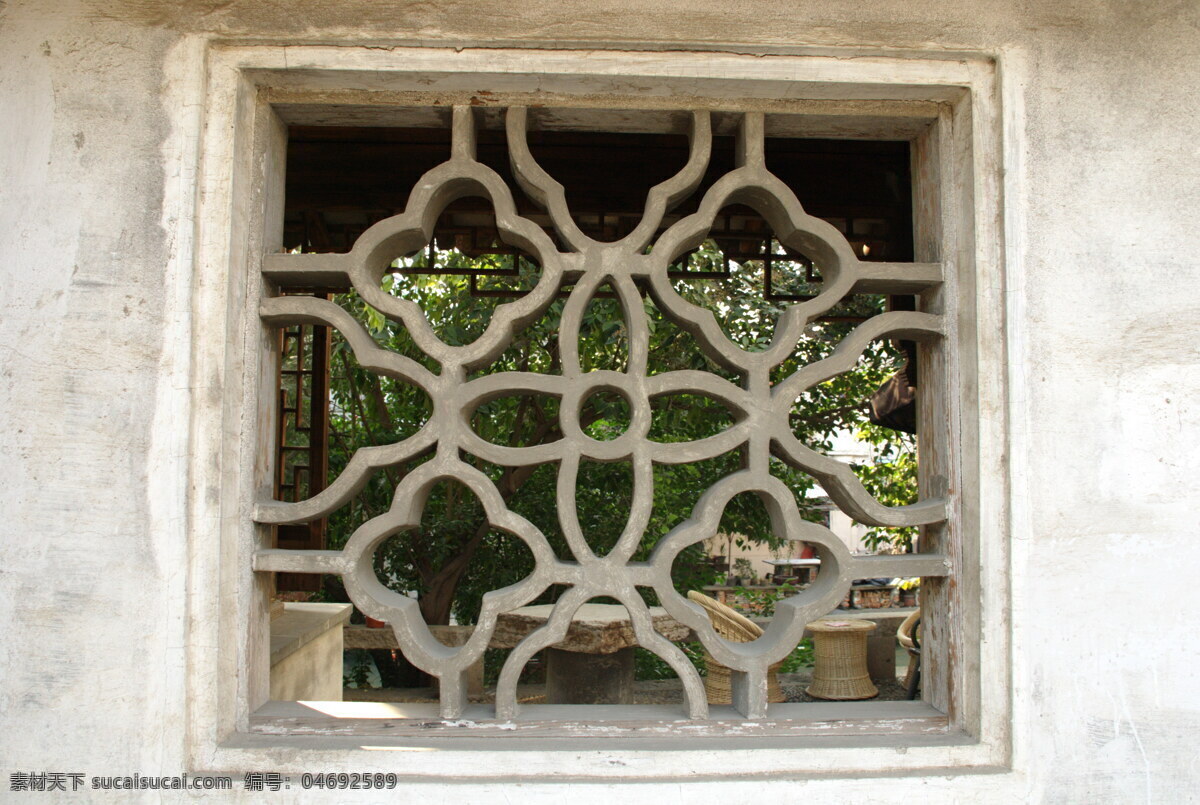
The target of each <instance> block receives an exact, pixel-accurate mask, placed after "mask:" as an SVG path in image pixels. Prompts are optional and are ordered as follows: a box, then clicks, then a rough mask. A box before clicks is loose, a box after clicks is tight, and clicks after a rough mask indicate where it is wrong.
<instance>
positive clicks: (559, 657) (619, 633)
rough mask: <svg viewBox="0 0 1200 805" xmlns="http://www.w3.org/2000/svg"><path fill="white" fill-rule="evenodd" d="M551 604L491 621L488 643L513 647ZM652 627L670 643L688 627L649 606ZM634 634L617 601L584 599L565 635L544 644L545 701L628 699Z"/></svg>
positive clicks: (625, 701) (684, 634)
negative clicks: (558, 640) (494, 625)
mask: <svg viewBox="0 0 1200 805" xmlns="http://www.w3.org/2000/svg"><path fill="white" fill-rule="evenodd" d="M553 609H554V606H553V605H552V604H542V605H538V606H531V607H521V608H520V609H515V610H513V611H512V612H506V613H504V614H503V615H501V616H500V617H499V619H498V620H497V622H496V631H495V633H494V634H493V636H492V642H491V646H492V648H513V647H515V646H516V645H517V644H518V643H519V642H521V640H522V639H523V638H524V637H525V636H526V635H528V634H529V633H530V632H532V631H533V630H534V629H537V628H538V627H540V626H542V625H543V624H544V623H545V622H546V619H547V618H549V617H550V612H551V611H552V610H553ZM650 616H651V618H652V619H653V621H654V629H655V631H657V632H658V633H659V634H661V635H662V636H663V637H665V638H667V639H668V640H670V641H672V642H679V641H682V640H686V639H688V637H690V636H691V629H689V628H688V627H687V626H685V625H683V624H682V623H680V622H679V621H677V620H675V619H674V618H672V617H671V616H670V615H668V614H667V612H666V610H665V609H663V608H662V607H650ZM636 645H637V639H636V638H635V637H634V634H633V624H632V623H631V622H630V620H629V612H628V611H627V610H626V609H625V607H623V606H621V605H620V604H584V605H583V606H581V607H580V608H579V609H578V610H577V611H576V612H575V617H574V618H573V619H572V621H571V627H570V628H569V629H568V630H567V635H566V637H565V638H563V640H562V641H561V642H559V643H556V644H554V645H553V646H551V647H550V648H547V649H546V701H547V703H549V704H628V703H630V702H631V701H632V700H633V677H634V661H633V658H634V651H633V648H634V646H636Z"/></svg>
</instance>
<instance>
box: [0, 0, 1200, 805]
mask: <svg viewBox="0 0 1200 805" xmlns="http://www.w3.org/2000/svg"><path fill="white" fill-rule="evenodd" d="M198 36H211V37H217V38H231V39H264V40H270V41H272V42H275V43H278V42H289V41H295V42H304V43H314V42H324V43H330V44H347V45H353V44H364V43H365V44H372V45H379V44H384V45H387V44H405V45H413V44H430V45H436V44H438V43H448V44H470V43H493V44H495V43H499V44H503V43H506V42H507V43H510V44H513V45H514V46H530V45H544V46H547V47H554V46H564V45H570V46H579V45H584V46H597V45H599V46H605V47H609V46H614V45H617V46H619V45H627V46H633V45H635V44H638V45H639V46H644V45H645V43H658V46H660V47H663V48H670V49H688V48H695V47H698V46H703V47H713V48H721V47H728V48H731V49H736V50H738V51H755V50H758V49H763V48H766V49H769V48H773V47H796V46H811V47H813V48H818V49H819V48H853V49H863V50H868V51H869V50H871V49H888V50H892V49H897V48H899V49H924V50H926V51H930V52H942V53H945V54H946V55H947V57H948V58H952V57H953V54H954V53H955V52H956V51H972V52H980V51H982V52H987V53H991V54H995V55H996V56H997V57H998V58H999V60H1000V76H1001V82H1002V85H1003V99H1004V103H1005V105H1006V108H1005V110H1004V115H1005V120H1006V131H1005V137H1006V138H1007V142H1006V145H1005V148H1006V153H1005V159H1006V165H1005V170H1006V173H1007V177H1008V178H1007V181H1006V184H1005V187H1004V192H1005V194H1006V195H1005V202H1006V205H1007V207H1006V210H1005V216H1006V220H1005V226H1006V231H1007V236H1006V237H1007V248H1008V254H1007V264H1008V267H1007V271H1008V276H1007V278H1006V280H1005V281H1007V283H1008V286H1007V293H1008V298H1009V305H1010V307H1009V311H1008V313H1009V322H1008V333H1007V338H1008V340H1009V341H1008V342H1009V347H1010V360H1011V370H1010V372H1011V405H1010V407H1009V409H1008V410H998V411H995V412H994V415H995V416H997V417H1009V418H1010V421H1011V425H1010V427H1011V430H1012V434H1013V450H1012V453H1011V455H1010V457H1009V460H1010V462H1011V463H1010V469H1011V473H1012V477H1013V494H1012V501H1011V505H1012V517H1013V532H1012V534H1011V540H1012V557H1013V559H1012V587H1013V589H1012V596H1013V607H1012V613H1011V614H1012V639H1013V643H1012V645H1013V657H1012V671H1013V702H1014V705H1013V712H1014V723H1013V740H1014V746H1013V769H1012V771H1010V772H1005V773H1000V774H997V775H964V776H955V775H943V776H939V777H937V778H933V779H929V780H925V779H920V778H887V779H878V780H871V779H854V780H833V779H820V780H811V781H808V782H806V783H800V782H798V781H794V780H792V781H775V782H764V781H754V782H747V781H741V782H738V781H732V780H731V781H729V782H725V783H703V784H699V783H692V784H684V785H680V784H676V783H671V784H662V785H657V786H652V785H643V786H637V787H634V788H629V789H625V790H624V793H622V796H629V797H635V798H638V799H649V798H651V797H654V798H656V799H663V798H666V800H664V801H676V800H683V799H684V798H687V799H689V800H691V799H693V798H699V799H700V800H701V801H707V800H709V799H717V798H724V797H726V796H740V795H743V794H744V795H746V796H747V797H748V796H751V795H753V796H754V797H755V798H764V797H768V798H769V797H777V796H784V795H787V796H789V797H790V796H792V795H795V794H796V791H797V789H798V788H800V789H802V790H803V794H802V796H803V797H804V798H805V799H806V800H809V801H847V802H849V801H855V799H857V798H859V797H866V798H869V799H871V798H873V799H875V800H883V799H887V800H888V801H899V800H901V799H902V798H908V797H913V796H920V797H921V798H922V801H924V802H961V801H976V802H997V803H999V802H1006V803H1007V802H1013V801H1045V802H1100V801H1111V802H1117V801H1120V802H1128V801H1142V800H1143V799H1155V800H1163V801H1180V800H1179V799H1178V798H1179V797H1181V796H1182V797H1185V798H1186V796H1187V793H1186V792H1188V791H1192V792H1194V791H1197V790H1200V766H1198V765H1197V763H1196V753H1197V746H1198V742H1197V739H1196V738H1195V726H1196V724H1197V722H1198V720H1200V704H1198V703H1197V702H1198V701H1200V699H1198V698H1197V696H1196V680H1197V673H1196V668H1197V667H1200V640H1197V637H1196V629H1195V628H1194V623H1195V616H1194V607H1192V606H1190V602H1191V600H1192V599H1193V598H1194V597H1195V596H1194V595H1193V594H1192V593H1191V591H1190V587H1189V585H1190V584H1191V583H1192V580H1194V579H1197V578H1200V548H1197V544H1198V543H1197V540H1196V536H1195V531H1196V525H1195V524H1196V515H1195V505H1194V501H1195V494H1194V489H1195V485H1196V478H1197V477H1200V451H1198V450H1197V449H1196V445H1197V444H1200V424H1198V423H1200V417H1197V416H1196V407H1197V403H1196V400H1198V399H1200V351H1198V348H1197V344H1200V301H1197V300H1200V260H1198V259H1197V257H1196V255H1197V254H1200V227H1197V226H1196V222H1197V221H1198V220H1200V191H1198V189H1197V188H1200V159H1198V158H1197V157H1198V151H1197V145H1196V143H1197V139H1196V122H1197V120H1200V93H1197V91H1196V89H1195V80H1194V79H1195V76H1196V75H1197V73H1198V72H1200V57H1198V56H1197V54H1198V53H1200V6H1197V5H1196V4H1195V3H1193V2H1188V1H1187V0H1185V1H1184V2H1156V3H1152V4H1124V3H1084V2H1070V1H1068V2H1058V3H1053V4H1050V3H1045V4H1042V3H1034V4H1029V3H1015V2H984V1H983V0H968V1H966V2H902V1H901V0H887V1H886V2H877V3H865V4H864V3H848V2H788V3H782V2H774V1H771V2H765V1H764V2H755V1H752V0H748V1H747V2H741V3H732V4H731V3H728V2H723V1H721V0H686V1H685V0H657V2H654V3H645V2H638V1H637V0H602V1H601V2H587V3H584V2H576V1H575V0H552V1H551V0H526V1H525V2H522V3H513V2H510V1H509V0H505V1H503V2H501V1H500V0H474V1H473V2H446V3H403V2H377V0H355V1H354V2H347V1H346V0H331V1H330V2H322V3H317V2H306V3H298V4H292V5H291V7H285V6H284V5H282V4H280V5H276V4H269V3H262V2H232V3H216V2H207V0H206V1H205V2H191V3H175V2H165V1H164V2H153V0H141V2H133V1H132V0H129V1H124V0H107V1H106V2H71V1H69V0H64V1H63V2H59V1H57V0H56V2H22V0H10V2H7V3H0V272H2V274H0V276H2V277H3V284H2V287H3V289H4V298H3V300H2V301H0V376H2V378H3V380H2V381H0V457H3V462H2V470H0V478H2V479H3V481H2V483H0V513H2V516H0V619H2V622H3V623H5V624H6V627H5V630H4V632H5V633H4V636H3V639H2V640H0V644H2V645H3V655H2V656H3V660H2V662H3V664H4V665H3V668H2V671H0V672H2V673H3V677H4V684H3V685H2V686H0V767H2V768H0V772H3V774H4V775H5V780H3V781H0V785H7V776H8V775H10V774H12V773H15V772H25V771H31V772H39V771H63V772H76V771H77V772H83V773H85V774H87V775H89V776H90V775H119V774H125V773H133V772H141V773H143V774H175V773H178V772H180V771H183V770H185V769H186V758H185V755H184V745H183V725H184V722H185V719H186V717H187V692H186V690H184V663H185V651H186V650H188V649H189V648H190V649H193V650H203V648H204V647H201V646H191V647H188V646H187V645H186V640H187V629H186V626H187V623H186V620H187V615H188V609H187V603H188V595H189V585H188V578H187V574H186V563H185V548H186V540H187V538H188V535H187V533H186V531H185V528H184V517H185V515H186V506H187V501H188V499H189V496H195V495H210V496H211V495H218V494H219V490H215V489H190V488H189V487H188V485H187V478H186V474H185V467H186V458H187V441H186V437H187V419H186V410H181V409H180V408H179V407H178V404H177V400H178V399H179V396H178V394H177V393H176V390H177V389H178V388H180V387H181V386H180V384H181V383H183V384H185V385H186V383H187V378H188V376H189V375H188V355H189V344H187V343H180V342H179V341H177V340H172V339H170V338H168V337H167V332H168V331H167V325H168V324H170V323H172V322H176V321H178V317H180V316H187V315H188V312H189V305H190V297H189V289H190V285H189V283H190V282H191V281H192V278H191V277H190V275H189V271H190V269H188V268H187V267H188V266H189V265H190V262H189V261H190V256H189V251H188V250H189V249H190V244H191V242H192V239H193V237H194V236H199V237H204V236H205V234H206V233H204V232H199V233H197V232H195V231H193V223H192V219H191V217H190V209H191V206H190V205H191V203H192V202H193V200H194V196H195V185H194V180H195V177H194V175H192V173H191V171H192V170H193V168H194V161H191V160H190V159H189V156H191V157H192V158H193V159H194V155H192V154H191V152H190V151H189V149H193V148H194V147H195V137H196V134H197V126H198V125H199V120H200V118H199V112H200V111H201V110H200V109H198V108H197V107H196V106H195V104H189V103H187V102H185V101H186V99H189V98H194V97H196V92H197V90H198V87H199V84H198V82H200V81H202V79H203V76H202V74H201V73H200V72H199V71H198V70H195V69H181V68H180V67H179V65H185V64H189V63H190V62H188V60H187V58H186V53H187V52H188V49H193V50H194V49H195V48H196V47H197V40H196V37H198ZM181 53H182V54H184V56H183V57H181ZM714 58H717V57H714ZM193 66H194V64H193ZM631 91H634V90H633V89H632V88H631ZM981 281H985V282H986V281H996V282H1000V281H1002V278H1000V277H983V278H981ZM192 593H193V594H211V591H194V590H193V591H192ZM986 594H988V593H987V592H985V595H986ZM239 771H245V770H239ZM258 771H269V769H259V770H258ZM735 771H736V770H735V769H730V772H731V773H733V772H735ZM689 786H691V788H690V789H689ZM414 790H418V791H422V792H424V794H426V795H428V799H430V800H434V801H437V800H440V799H444V800H445V801H484V800H485V799H487V798H489V797H493V796H497V797H498V796H500V795H502V794H503V793H505V792H503V791H502V790H499V789H497V788H490V789H489V788H485V787H478V786H477V787H475V788H473V789H471V790H467V789H465V788H454V787H451V786H450V785H449V784H439V785H432V784H431V785H428V786H423V787H418V788H416V789H414ZM571 796H572V797H573V798H576V799H580V800H590V799H600V798H610V797H611V796H613V793H612V792H611V791H607V792H606V791H605V790H604V786H600V785H594V786H578V785H577V786H575V787H573V789H572V793H571ZM521 797H522V798H523V799H524V800H525V801H528V802H560V801H562V797H563V793H562V791H561V790H556V789H555V787H554V786H550V785H537V786H525V787H523V788H522V789H521ZM113 801H116V799H114V800H113Z"/></svg>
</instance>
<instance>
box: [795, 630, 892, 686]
mask: <svg viewBox="0 0 1200 805" xmlns="http://www.w3.org/2000/svg"><path fill="white" fill-rule="evenodd" d="M874 629H875V623H874V622H873V621H860V620H853V621H838V620H819V621H813V622H812V623H810V624H808V630H809V631H810V632H812V633H813V657H814V660H815V665H814V666H813V680H812V684H811V685H809V686H808V690H807V691H806V692H807V693H808V695H809V696H812V697H813V698H814V699H835V700H838V701H848V700H853V699H870V698H872V697H875V696H878V695H879V689H878V688H876V687H875V685H874V684H872V683H871V675H870V674H869V673H867V635H868V634H869V633H870V632H872V631H874Z"/></svg>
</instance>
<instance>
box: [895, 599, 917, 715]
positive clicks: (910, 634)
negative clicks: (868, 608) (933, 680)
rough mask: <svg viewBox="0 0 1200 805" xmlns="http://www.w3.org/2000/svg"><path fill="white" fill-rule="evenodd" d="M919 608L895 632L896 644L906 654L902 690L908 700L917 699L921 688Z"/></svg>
mask: <svg viewBox="0 0 1200 805" xmlns="http://www.w3.org/2000/svg"><path fill="white" fill-rule="evenodd" d="M920 628H921V608H920V607H918V608H917V610H916V611H915V612H913V613H912V614H911V615H909V616H908V617H907V618H905V619H904V620H903V622H901V624H900V628H898V629H897V630H896V642H897V643H899V644H900V647H901V648H903V649H904V650H905V651H907V652H908V671H907V673H905V675H904V689H905V690H906V691H908V698H909V699H915V698H917V691H918V690H919V689H920V687H921V639H920V634H919V631H920Z"/></svg>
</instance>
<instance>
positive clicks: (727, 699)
mask: <svg viewBox="0 0 1200 805" xmlns="http://www.w3.org/2000/svg"><path fill="white" fill-rule="evenodd" d="M688 600H690V601H695V602H696V603H697V604H699V605H700V606H702V607H704V611H705V613H706V614H707V615H708V619H709V621H710V622H711V623H712V625H713V629H715V630H716V632H717V634H718V635H720V636H721V637H723V638H725V639H726V640H728V641H730V642H732V643H749V642H750V641H752V640H755V639H757V638H758V637H760V636H761V635H762V633H763V630H762V627H760V626H759V625H758V624H756V623H755V622H754V621H752V620H750V619H749V618H747V617H746V616H745V615H742V614H741V613H739V612H737V611H736V610H734V609H731V608H730V607H727V606H725V605H724V604H722V603H721V602H720V601H717V600H715V599H713V598H709V597H708V596H707V595H705V594H704V593H701V592H697V591H696V590H692V591H691V592H689V593H688ZM704 661H705V663H706V665H707V667H708V675H707V676H705V677H704V692H705V693H706V694H707V695H708V703H709V704H732V703H733V687H732V683H731V675H730V670H729V668H728V667H727V666H724V665H721V663H719V662H717V661H716V660H714V659H713V658H712V655H711V654H709V653H708V649H705V650H704ZM780 665H782V662H777V663H775V664H774V665H772V666H771V667H770V668H768V669H767V701H768V702H786V701H787V696H785V695H784V693H783V688H781V687H780V686H779V677H778V676H777V672H778V670H779V666H780Z"/></svg>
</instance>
